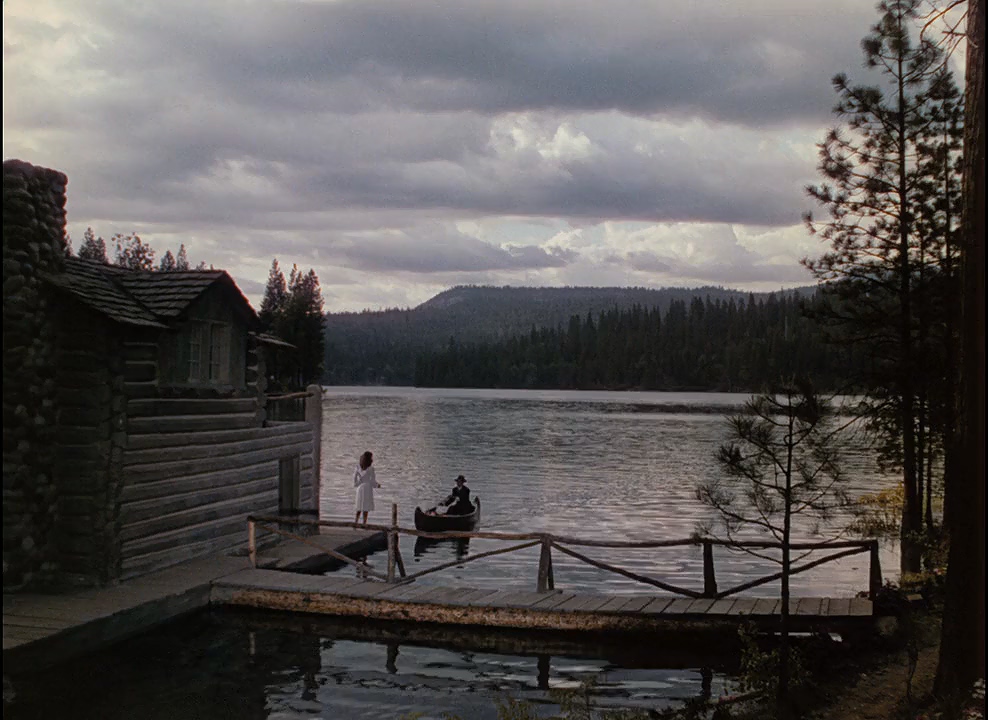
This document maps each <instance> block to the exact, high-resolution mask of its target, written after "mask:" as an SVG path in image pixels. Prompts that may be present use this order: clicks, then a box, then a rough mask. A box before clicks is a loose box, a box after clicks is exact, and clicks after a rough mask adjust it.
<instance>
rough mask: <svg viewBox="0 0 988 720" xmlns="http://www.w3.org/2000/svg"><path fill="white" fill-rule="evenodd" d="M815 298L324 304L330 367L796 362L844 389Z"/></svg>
mask: <svg viewBox="0 0 988 720" xmlns="http://www.w3.org/2000/svg"><path fill="white" fill-rule="evenodd" d="M817 303H818V300H817V294H816V291H815V290H813V289H809V288H801V289H797V290H789V291H780V292H778V293H759V294H755V293H743V292H738V291H732V290H725V289H723V288H699V289H695V290H688V289H682V288H675V289H673V288H667V289H662V290H648V289H645V288H479V287H460V288H454V289H453V290H450V291H447V292H446V293H443V294H441V295H439V296H437V297H436V298H433V299H432V300H430V301H429V302H427V303H425V304H424V305H423V306H420V307H419V308H415V309H410V310H389V311H382V312H376V313H369V312H368V313H341V314H329V315H327V316H326V361H325V368H326V373H325V376H324V379H325V381H326V382H327V383H328V384H336V385H346V384H355V385H361V384H369V385H417V386H421V387H478V388H538V389H642V390H695V391H704V390H711V391H723V392H730V391H754V390H758V389H759V388H761V387H764V386H765V385H767V384H769V383H771V382H773V381H775V380H776V379H778V378H779V377H780V375H792V374H800V375H805V376H808V377H811V378H813V380H814V381H815V383H816V384H817V385H818V386H819V387H821V388H827V389H839V388H840V382H841V379H842V378H845V377H847V372H846V370H847V367H848V364H849V363H850V362H851V358H850V351H849V350H848V349H847V348H840V347H834V346H832V345H830V346H825V344H824V337H823V335H822V333H821V330H820V328H819V326H818V325H817V324H816V323H814V322H813V321H811V320H810V319H809V318H808V313H809V312H811V311H812V308H813V307H815V306H816V304H817ZM588 305H589V306H591V307H592V306H593V305H595V306H596V307H598V308H606V309H600V310H590V309H585V308H586V307H588ZM569 309H573V310H577V311H578V312H572V313H571V312H567V311H568V310H569ZM485 326H486V327H485ZM505 328H511V329H512V330H511V331H508V332H505Z"/></svg>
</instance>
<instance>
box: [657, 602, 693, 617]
mask: <svg viewBox="0 0 988 720" xmlns="http://www.w3.org/2000/svg"><path fill="white" fill-rule="evenodd" d="M692 604H693V600H692V599H691V598H675V599H674V600H673V601H672V602H671V603H669V604H668V605H667V606H666V607H665V609H664V610H663V611H662V614H663V615H682V614H683V613H685V612H686V611H687V610H688V609H689V607H690V605H692Z"/></svg>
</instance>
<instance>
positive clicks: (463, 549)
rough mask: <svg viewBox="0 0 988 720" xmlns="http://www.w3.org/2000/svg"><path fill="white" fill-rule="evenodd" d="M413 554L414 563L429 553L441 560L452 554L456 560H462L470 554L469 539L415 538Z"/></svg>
mask: <svg viewBox="0 0 988 720" xmlns="http://www.w3.org/2000/svg"><path fill="white" fill-rule="evenodd" d="M413 553H414V557H415V561H416V562H418V561H419V559H420V558H422V557H423V556H425V555H429V554H430V553H436V554H437V555H438V556H442V557H443V558H448V557H449V556H450V555H451V554H452V555H453V556H454V558H455V559H456V560H462V559H463V558H465V557H466V556H467V555H469V554H470V538H446V539H433V538H424V537H417V538H415V548H414V550H413Z"/></svg>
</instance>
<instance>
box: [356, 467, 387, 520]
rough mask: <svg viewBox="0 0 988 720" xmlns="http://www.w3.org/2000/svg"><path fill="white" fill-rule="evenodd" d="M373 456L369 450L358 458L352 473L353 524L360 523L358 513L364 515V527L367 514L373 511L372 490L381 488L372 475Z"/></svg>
mask: <svg viewBox="0 0 988 720" xmlns="http://www.w3.org/2000/svg"><path fill="white" fill-rule="evenodd" d="M373 463H374V455H373V454H372V453H371V451H370V450H368V451H367V452H365V453H364V454H363V455H361V456H360V461H359V463H358V464H357V469H356V470H355V471H354V472H353V486H354V487H355V488H357V504H356V507H357V514H356V516H355V517H354V518H353V522H354V523H358V522H360V513H363V514H364V525H366V524H367V513H368V512H370V511H371V510H373V509H374V488H379V487H381V486H380V485H379V484H378V482H377V478H376V477H375V475H374V468H372V467H371V465H372V464H373Z"/></svg>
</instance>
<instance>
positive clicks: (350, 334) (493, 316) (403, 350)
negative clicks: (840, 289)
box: [325, 287, 813, 387]
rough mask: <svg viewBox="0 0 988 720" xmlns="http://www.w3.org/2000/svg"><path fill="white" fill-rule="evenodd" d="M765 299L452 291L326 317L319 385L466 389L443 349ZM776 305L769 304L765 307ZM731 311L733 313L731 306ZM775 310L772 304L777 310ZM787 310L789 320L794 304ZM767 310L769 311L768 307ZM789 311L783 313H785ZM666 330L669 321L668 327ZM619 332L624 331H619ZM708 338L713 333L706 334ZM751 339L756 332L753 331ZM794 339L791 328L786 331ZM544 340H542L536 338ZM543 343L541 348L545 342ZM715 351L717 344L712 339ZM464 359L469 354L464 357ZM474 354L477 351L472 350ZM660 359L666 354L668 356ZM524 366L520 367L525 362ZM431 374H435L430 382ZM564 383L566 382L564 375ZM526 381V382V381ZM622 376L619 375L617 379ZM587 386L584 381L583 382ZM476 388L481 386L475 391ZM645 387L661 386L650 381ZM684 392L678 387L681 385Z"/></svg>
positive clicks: (668, 291)
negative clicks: (399, 306) (603, 318)
mask: <svg viewBox="0 0 988 720" xmlns="http://www.w3.org/2000/svg"><path fill="white" fill-rule="evenodd" d="M812 292H813V291H812V289H809V288H802V289H799V290H793V291H786V292H785V293H780V294H778V297H779V298H782V297H785V298H796V297H808V296H809V295H810V294H812ZM770 297H773V298H774V297H775V296H772V295H770V294H758V293H756V294H749V293H742V292H738V291H735V290H725V289H724V288H715V287H708V288H698V289H684V288H664V289H658V290H655V289H646V288H493V287H458V288H453V289H451V290H448V291H446V292H444V293H441V294H439V295H437V296H436V297H434V298H432V299H431V300H429V301H427V302H426V303H423V304H422V305H420V306H418V307H416V308H412V309H407V310H385V311H380V312H362V313H330V314H328V315H327V316H326V361H325V367H326V374H325V382H326V383H328V384H333V385H346V384H388V385H411V384H414V383H416V382H423V383H426V384H440V385H444V384H473V383H471V382H463V383H459V381H456V380H453V379H452V377H445V376H444V375H443V373H441V372H440V371H438V370H437V369H436V367H435V366H433V365H431V363H433V362H434V361H436V362H439V360H438V359H439V358H440V356H441V353H440V352H439V351H444V350H446V349H448V348H450V347H454V348H457V349H458V350H460V349H462V350H464V351H467V349H468V348H473V346H475V345H477V344H479V343H484V344H486V347H487V348H488V351H490V350H491V349H493V348H494V345H495V344H497V343H502V342H503V343H504V347H503V348H501V347H500V346H498V348H499V349H497V352H507V351H508V350H507V349H508V347H509V346H510V344H511V343H512V342H516V343H517V342H521V340H520V339H516V338H518V336H521V335H524V336H525V337H526V338H530V337H531V334H532V330H533V329H535V330H536V333H537V334H538V333H539V331H543V330H545V331H552V332H559V333H562V332H568V331H569V328H570V327H571V326H572V318H573V316H577V317H579V318H580V320H581V323H584V322H585V320H586V318H587V316H588V315H589V316H590V317H591V319H592V323H593V324H594V326H595V327H596V325H597V322H598V317H599V316H600V314H601V313H605V314H608V313H609V314H613V313H618V314H620V312H621V311H624V310H631V309H633V308H637V312H639V313H643V314H645V315H647V316H648V317H649V318H658V321H659V322H661V321H662V320H664V318H665V315H666V314H667V313H668V312H669V311H670V310H671V309H672V308H674V307H675V308H679V309H678V310H676V311H675V313H679V314H682V315H684V316H687V318H688V317H692V316H694V315H695V313H694V311H693V309H692V308H693V305H694V300H695V299H699V300H700V304H701V305H702V306H703V307H706V306H707V305H710V306H711V307H713V308H716V307H718V306H723V307H724V308H728V307H733V308H734V312H738V311H739V309H741V308H745V307H751V306H753V304H754V306H757V305H758V303H759V302H761V303H767V302H768V300H769V298H770ZM772 302H773V303H776V301H775V299H773V301H772ZM732 304H733V305H732ZM776 304H777V303H776ZM790 304H791V305H792V308H790V310H791V311H792V312H795V300H793V301H792V302H791V303H790ZM773 307H774V305H773ZM787 307H788V306H787ZM672 322H673V326H675V323H676V320H675V318H674V319H673V321H672ZM621 332H624V331H621ZM711 332H716V330H714V329H711ZM752 332H761V331H760V330H758V329H757V328H755V329H753V330H752ZM792 332H793V333H794V332H795V327H793V328H792ZM543 334H545V333H543ZM547 342H548V340H547ZM711 342H712V343H713V344H715V345H716V344H717V342H718V341H717V339H716V338H713V337H712V338H711ZM470 351H471V352H472V351H473V350H470ZM477 351H478V352H479V348H478V349H477ZM667 352H673V351H672V349H671V346H670V349H667ZM419 360H422V361H425V362H429V363H430V368H431V369H428V370H427V369H426V368H422V369H421V370H420V371H418V372H417V369H416V363H417V361H419ZM526 362H527V361H526ZM437 372H438V373H439V374H438V375H437ZM563 376H564V377H568V376H566V374H565V373H564V374H563ZM526 377H527V376H526ZM623 377H624V375H622V378H623ZM584 379H586V378H584ZM485 382H486V384H492V383H494V384H496V383H502V382H503V384H506V385H511V386H513V387H527V386H529V385H526V384H525V382H523V381H522V380H514V381H511V382H508V381H507V380H503V381H502V380H498V381H496V382H495V381H491V380H488V381H485ZM567 382H568V384H566V385H562V384H560V383H559V382H556V383H551V382H546V383H545V384H544V385H539V383H536V385H532V386H537V385H539V386H546V387H556V386H568V387H575V386H579V387H583V386H588V387H589V386H595V383H596V386H611V385H613V386H619V385H639V384H640V383H641V379H640V378H638V379H636V380H634V381H627V380H625V379H622V380H620V381H614V382H610V381H609V382H597V381H594V382H590V381H589V380H588V382H587V383H586V384H581V383H579V382H575V381H567ZM481 384H483V383H481ZM649 384H650V386H658V385H661V384H662V382H661V381H660V380H659V379H658V378H656V379H654V381H653V380H650V381H649ZM689 384H691V383H690V382H685V383H684V386H685V385H689Z"/></svg>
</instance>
